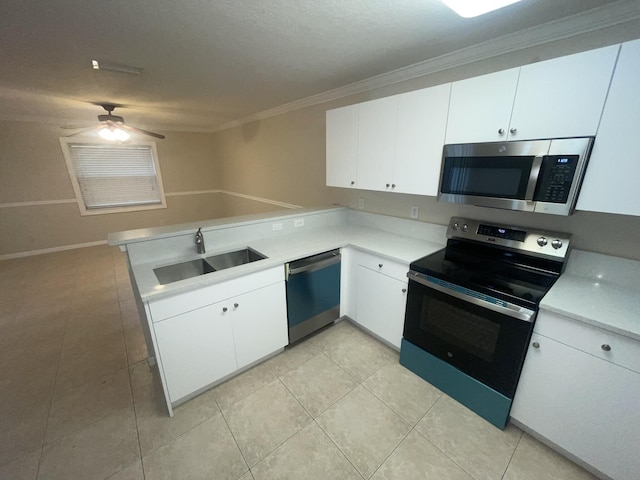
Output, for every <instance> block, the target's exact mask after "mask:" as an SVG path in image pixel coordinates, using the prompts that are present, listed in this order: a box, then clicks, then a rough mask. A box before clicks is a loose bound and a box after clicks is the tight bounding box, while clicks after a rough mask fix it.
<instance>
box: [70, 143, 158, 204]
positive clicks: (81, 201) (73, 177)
mask: <svg viewBox="0 0 640 480" xmlns="http://www.w3.org/2000/svg"><path fill="white" fill-rule="evenodd" d="M78 143H85V144H93V145H95V144H101V145H113V142H109V141H106V140H102V139H99V140H98V139H94V138H91V139H87V138H85V139H81V138H80V139H71V138H67V137H60V146H61V147H62V153H63V154H64V160H65V163H66V164H67V170H68V171H69V177H70V179H71V184H72V186H73V192H74V193H75V196H76V202H77V203H78V208H79V209H80V215H82V216H85V215H104V214H109V213H126V212H138V211H143V210H157V209H160V208H167V201H166V198H165V194H164V185H163V183H162V174H161V173H160V164H159V162H158V151H157V149H156V143H155V142H150V141H135V142H130V143H129V144H130V145H144V146H148V147H151V152H152V153H153V161H154V164H155V169H156V180H157V183H158V190H159V193H160V203H154V204H151V205H131V206H127V207H113V208H92V209H88V208H86V206H85V204H84V199H83V197H82V191H81V189H80V183H79V182H78V177H77V176H76V171H75V168H74V166H73V161H72V159H71V151H70V149H69V145H70V144H78Z"/></svg>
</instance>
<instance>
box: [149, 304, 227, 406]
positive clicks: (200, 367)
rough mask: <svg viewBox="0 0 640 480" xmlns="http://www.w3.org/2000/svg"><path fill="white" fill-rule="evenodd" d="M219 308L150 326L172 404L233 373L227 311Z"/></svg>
mask: <svg viewBox="0 0 640 480" xmlns="http://www.w3.org/2000/svg"><path fill="white" fill-rule="evenodd" d="M222 307H223V305H222V303H216V304H213V305H210V306H208V307H203V308H199V309H197V310H194V311H192V312H188V313H184V314H182V315H177V316H175V317H172V318H169V319H167V320H164V321H162V322H158V323H155V324H154V330H155V335H156V341H157V344H158V352H159V359H160V363H161V371H162V372H163V373H164V376H165V380H166V384H167V389H168V390H169V398H170V401H171V402H172V403H173V402H176V401H177V400H180V399H181V398H183V397H185V396H187V395H189V394H191V393H193V392H195V391H197V390H199V389H201V388H203V387H206V386H207V385H210V384H211V383H213V382H215V381H216V380H219V379H220V378H222V377H224V376H226V375H229V374H230V373H232V372H233V371H234V370H236V355H235V349H234V346H233V331H232V329H231V318H230V315H229V313H231V312H223V311H222Z"/></svg>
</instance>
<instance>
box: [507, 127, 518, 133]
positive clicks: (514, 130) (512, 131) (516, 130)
mask: <svg viewBox="0 0 640 480" xmlns="http://www.w3.org/2000/svg"><path fill="white" fill-rule="evenodd" d="M517 132H518V129H517V128H515V127H514V128H511V129H509V133H517Z"/></svg>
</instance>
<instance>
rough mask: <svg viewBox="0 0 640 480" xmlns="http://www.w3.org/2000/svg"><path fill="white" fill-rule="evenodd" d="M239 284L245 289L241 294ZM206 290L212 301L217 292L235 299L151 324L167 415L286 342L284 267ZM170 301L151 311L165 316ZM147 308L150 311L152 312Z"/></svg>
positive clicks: (181, 299) (219, 301) (220, 301)
mask: <svg viewBox="0 0 640 480" xmlns="http://www.w3.org/2000/svg"><path fill="white" fill-rule="evenodd" d="M274 278H278V279H279V281H277V282H276V283H273V282H271V284H269V285H264V286H258V285H259V284H260V283H261V281H272V280H273V279H274ZM243 286H244V287H247V290H249V291H246V293H242V287H243ZM216 287H218V288H216ZM205 289H206V290H205V291H206V292H209V293H210V294H211V295H212V296H213V297H214V298H215V292H216V291H222V292H234V293H235V295H234V296H229V297H228V298H225V299H224V300H218V301H216V302H215V303H212V304H210V305H206V306H200V307H199V308H195V309H193V310H191V311H186V312H184V313H180V314H178V315H173V316H171V317H169V318H166V319H163V320H161V321H157V322H152V323H151V325H152V328H153V333H154V335H155V342H156V349H157V359H158V364H159V366H160V372H161V374H162V376H163V384H164V385H165V388H166V391H165V394H166V395H167V396H168V402H167V404H168V406H169V411H170V412H171V404H174V403H176V402H177V401H179V400H181V399H184V398H185V397H188V396H189V395H191V394H193V393H196V392H198V391H200V390H203V389H205V388H206V387H208V386H210V385H211V384H213V383H215V382H217V381H218V380H220V379H222V378H224V377H226V376H228V375H230V374H232V373H233V372H235V371H236V370H239V369H241V368H244V367H246V366H247V365H250V364H251V363H253V362H256V361H257V360H260V359H261V358H264V357H266V356H268V355H270V354H272V353H274V352H277V351H278V350H279V349H281V348H283V347H284V346H286V345H287V343H288V331H287V311H286V297H285V285H284V269H283V268H281V267H279V268H277V269H273V271H265V272H260V273H257V274H254V275H249V276H247V277H243V278H238V279H234V280H230V281H228V282H223V283H221V284H219V285H214V286H209V287H205ZM182 297H183V295H177V296H176V297H174V300H175V302H180V303H181V304H183V305H184V304H185V302H184V299H183V298H182ZM163 302H164V303H167V301H166V300H163ZM171 303H172V302H168V303H167V305H163V308H162V309H158V308H155V311H156V312H159V313H160V312H162V313H164V312H166V311H168V308H167V307H168V306H170V304H171ZM150 310H151V311H152V312H153V311H154V308H151V309H150Z"/></svg>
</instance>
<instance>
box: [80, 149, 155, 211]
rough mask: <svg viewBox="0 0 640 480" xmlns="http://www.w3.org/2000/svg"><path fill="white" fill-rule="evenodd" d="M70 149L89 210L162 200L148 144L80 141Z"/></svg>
mask: <svg viewBox="0 0 640 480" xmlns="http://www.w3.org/2000/svg"><path fill="white" fill-rule="evenodd" d="M69 152H70V155H71V161H72V163H73V168H74V171H75V175H76V178H77V179H78V184H79V186H80V191H81V192H82V198H83V200H84V204H85V207H86V208H87V209H88V210H90V209H99V208H113V207H128V206H132V205H150V204H159V203H162V195H161V192H160V189H159V188H158V180H157V176H156V168H155V161H154V158H153V150H152V149H151V147H150V146H148V145H102V144H87V143H82V144H69Z"/></svg>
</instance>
